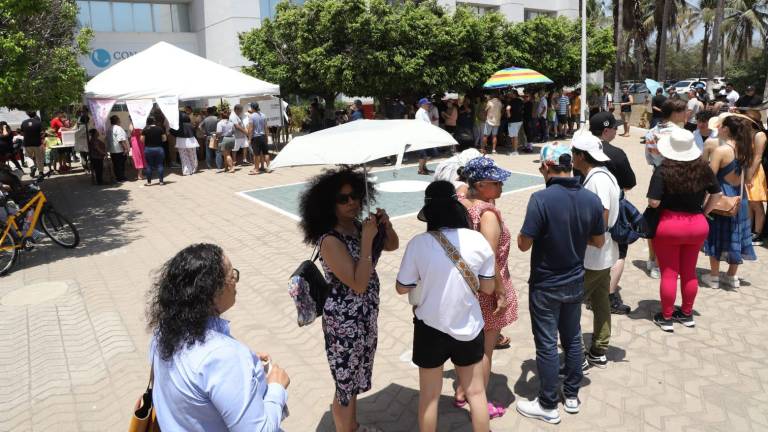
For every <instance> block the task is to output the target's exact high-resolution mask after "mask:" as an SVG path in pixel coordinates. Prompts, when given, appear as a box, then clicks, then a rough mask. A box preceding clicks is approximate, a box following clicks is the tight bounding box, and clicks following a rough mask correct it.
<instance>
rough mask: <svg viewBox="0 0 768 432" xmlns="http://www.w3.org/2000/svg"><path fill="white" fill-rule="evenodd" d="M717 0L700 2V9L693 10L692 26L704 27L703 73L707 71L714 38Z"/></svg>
mask: <svg viewBox="0 0 768 432" xmlns="http://www.w3.org/2000/svg"><path fill="white" fill-rule="evenodd" d="M716 7H717V0H700V1H699V7H698V8H695V9H693V10H692V14H691V18H690V26H691V27H692V28H695V27H697V26H699V25H701V26H703V27H704V38H703V39H702V41H701V71H702V72H701V73H702V74H704V72H705V71H706V70H707V53H709V44H710V38H711V36H712V21H714V19H715V8H716Z"/></svg>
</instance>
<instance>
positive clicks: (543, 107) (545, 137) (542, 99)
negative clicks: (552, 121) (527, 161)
mask: <svg viewBox="0 0 768 432" xmlns="http://www.w3.org/2000/svg"><path fill="white" fill-rule="evenodd" d="M537 94H538V95H539V99H538V105H537V106H536V118H537V119H538V122H539V137H538V138H539V142H546V141H549V126H548V125H547V111H549V102H548V101H547V93H546V92H545V91H543V90H542V91H541V92H540V93H537Z"/></svg>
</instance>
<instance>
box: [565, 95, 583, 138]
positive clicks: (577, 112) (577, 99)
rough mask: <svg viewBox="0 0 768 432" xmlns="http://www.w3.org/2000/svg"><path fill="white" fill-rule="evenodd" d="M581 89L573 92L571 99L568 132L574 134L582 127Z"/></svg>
mask: <svg viewBox="0 0 768 432" xmlns="http://www.w3.org/2000/svg"><path fill="white" fill-rule="evenodd" d="M580 122H581V89H576V90H574V92H573V97H572V99H571V118H570V120H569V121H568V134H569V135H573V133H574V132H576V130H577V129H578V128H579V127H581V123H580Z"/></svg>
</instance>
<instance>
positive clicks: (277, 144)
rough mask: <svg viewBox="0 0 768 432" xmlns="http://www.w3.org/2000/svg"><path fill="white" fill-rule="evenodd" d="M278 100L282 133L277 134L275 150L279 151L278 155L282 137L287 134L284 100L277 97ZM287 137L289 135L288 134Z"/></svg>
mask: <svg viewBox="0 0 768 432" xmlns="http://www.w3.org/2000/svg"><path fill="white" fill-rule="evenodd" d="M277 100H278V105H279V107H278V110H279V112H280V132H278V133H277V142H275V150H277V152H278V153H280V136H281V135H282V134H283V133H284V132H286V130H285V128H286V127H287V126H286V124H285V115H284V113H283V98H282V96H278V97H277ZM286 136H287V134H286Z"/></svg>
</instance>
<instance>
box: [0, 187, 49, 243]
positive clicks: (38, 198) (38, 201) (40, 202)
mask: <svg viewBox="0 0 768 432" xmlns="http://www.w3.org/2000/svg"><path fill="white" fill-rule="evenodd" d="M46 201H47V200H46V199H45V194H43V191H37V193H36V194H35V196H34V197H32V199H31V200H29V202H27V203H26V204H24V207H22V208H20V209H19V211H18V212H17V213H16V214H14V215H11V214H9V215H8V220H6V222H5V229H4V230H3V235H2V236H0V245H2V244H4V242H3V240H5V236H7V235H9V234H10V232H11V228H13V232H14V233H15V234H16V235H19V234H21V230H20V229H19V225H18V224H17V223H16V216H19V215H21V216H25V217H26V212H27V211H28V210H29V209H30V208H31V207H32V206H35V212H34V213H33V214H32V222H31V223H30V224H29V228H28V229H27V232H26V233H24V234H23V236H22V237H21V240H22V241H20V242H19V244H17V245H15V248H16V249H21V245H22V243H24V242H23V240H24V239H28V238H30V237H32V233H33V232H34V231H35V227H36V226H37V221H38V220H39V219H40V214H41V213H42V212H43V206H45V203H46ZM22 226H23V224H22ZM0 249H8V247H7V246H3V247H2V248H0Z"/></svg>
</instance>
